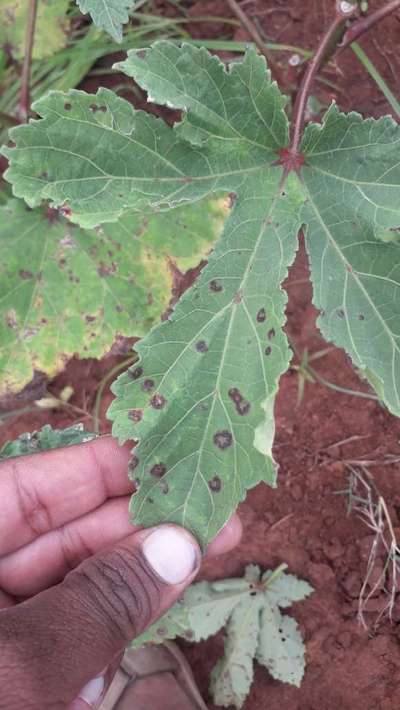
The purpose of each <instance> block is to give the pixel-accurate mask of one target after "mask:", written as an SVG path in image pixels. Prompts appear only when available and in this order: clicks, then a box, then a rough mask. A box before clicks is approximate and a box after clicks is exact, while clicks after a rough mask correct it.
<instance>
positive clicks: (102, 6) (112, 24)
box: [75, 0, 139, 42]
mask: <svg viewBox="0 0 400 710" xmlns="http://www.w3.org/2000/svg"><path fill="white" fill-rule="evenodd" d="M75 1H76V3H77V5H78V6H79V8H80V10H81V12H83V13H84V14H86V13H87V12H88V13H89V14H90V16H91V18H92V20H93V22H94V24H95V25H97V27H100V28H101V29H103V30H105V31H106V32H108V34H110V35H111V37H113V38H114V39H115V41H116V42H122V25H125V24H126V23H127V22H128V20H129V12H133V10H134V9H135V7H136V5H138V4H139V0H75Z"/></svg>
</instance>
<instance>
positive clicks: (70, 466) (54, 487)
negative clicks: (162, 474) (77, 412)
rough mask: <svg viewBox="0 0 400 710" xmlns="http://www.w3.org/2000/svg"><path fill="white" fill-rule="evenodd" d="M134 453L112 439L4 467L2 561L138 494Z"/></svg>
mask: <svg viewBox="0 0 400 710" xmlns="http://www.w3.org/2000/svg"><path fill="white" fill-rule="evenodd" d="M129 457H130V453H129V448H128V447H121V446H119V445H118V443H117V442H116V441H115V439H112V438H111V437H110V436H105V437H102V438H100V439H95V440H94V441H91V442H89V443H86V444H78V445H76V446H70V447H68V448H65V449H56V450H55V451H45V452H43V453H41V454H40V455H39V454H34V455H32V456H21V457H18V458H13V459H9V460H7V461H4V462H3V463H1V464H0V501H1V517H0V555H5V554H8V553H10V552H14V551H15V550H17V549H19V548H20V547H22V546H23V545H26V544H27V543H29V542H31V541H32V540H34V539H35V538H37V537H39V536H40V535H43V534H45V533H47V532H49V531H50V530H54V529H55V528H58V527H59V526H60V525H65V523H68V522H69V521H71V520H74V519H75V518H78V517H80V516H82V515H84V514H85V513H88V512H89V511H91V510H94V509H95V508H98V506H99V505H101V504H102V503H104V501H105V500H107V499H108V498H113V497H115V496H121V495H126V494H127V493H130V492H132V491H133V487H132V484H131V483H130V482H129V480H128V477H127V467H128V462H129Z"/></svg>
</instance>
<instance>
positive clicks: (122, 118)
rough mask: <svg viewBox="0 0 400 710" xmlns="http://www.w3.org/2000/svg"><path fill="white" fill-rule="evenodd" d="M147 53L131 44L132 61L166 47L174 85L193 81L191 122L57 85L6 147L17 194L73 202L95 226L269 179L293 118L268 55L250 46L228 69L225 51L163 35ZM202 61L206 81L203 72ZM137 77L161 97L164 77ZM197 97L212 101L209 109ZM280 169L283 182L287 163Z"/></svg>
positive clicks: (188, 89) (104, 93) (77, 214)
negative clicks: (172, 123) (173, 122)
mask: <svg viewBox="0 0 400 710" xmlns="http://www.w3.org/2000/svg"><path fill="white" fill-rule="evenodd" d="M146 52H147V53H146V54H145V57H144V58H142V59H140V57H141V56H142V55H141V50H138V51H136V52H133V53H130V55H129V61H131V62H133V61H134V58H135V56H136V57H137V56H138V57H139V60H140V61H142V62H143V63H145V62H146V63H148V62H151V61H152V56H153V54H154V53H157V54H159V53H162V57H163V61H164V62H165V63H166V64H168V66H170V69H171V71H170V76H169V78H166V79H165V81H168V84H169V86H170V87H171V91H173V90H174V85H175V84H179V86H182V85H184V86H185V93H184V95H183V97H182V98H181V100H180V103H179V106H178V105H177V108H179V107H180V106H181V104H183V102H184V101H186V102H187V105H188V106H189V105H190V111H189V113H188V115H187V116H186V117H185V118H184V120H183V122H182V123H181V124H178V126H177V127H175V128H170V127H169V126H167V125H166V124H165V123H164V122H163V121H162V120H160V119H159V118H155V117H154V116H151V115H150V114H147V113H144V112H143V111H135V110H134V108H133V107H132V106H131V104H129V103H128V102H127V101H125V100H124V99H121V98H119V97H118V96H116V94H114V93H113V92H111V91H109V90H108V89H99V91H98V92H97V94H96V95H95V96H94V95H90V94H86V93H84V92H82V91H77V90H71V91H69V92H68V93H65V94H64V93H61V92H50V93H49V94H48V95H47V96H45V97H44V98H42V99H40V100H39V101H37V102H35V104H34V106H33V108H34V110H35V111H36V112H37V113H38V114H39V115H40V116H43V119H42V120H39V121H31V122H30V124H29V125H26V126H18V127H17V128H15V129H12V130H11V131H10V136H11V138H12V139H13V140H14V141H16V143H17V147H16V148H13V149H12V148H9V147H4V148H3V153H4V155H6V156H7V157H9V158H10V168H9V169H8V171H7V172H6V174H5V175H6V178H7V179H8V180H9V181H10V182H12V183H13V189H14V194H15V195H16V196H17V197H24V198H25V199H26V200H27V202H28V203H29V204H30V205H31V206H35V205H37V204H40V202H41V201H42V200H43V199H50V200H51V201H52V202H53V203H54V205H56V206H60V205H65V204H67V205H68V207H69V209H70V210H71V215H70V216H71V219H72V220H73V221H76V222H78V223H79V224H81V225H82V226H84V227H93V226H96V225H97V224H100V223H101V222H105V221H115V220H116V219H118V217H119V216H120V215H121V214H123V213H125V212H126V211H127V209H130V208H134V209H143V208H145V207H147V206H150V207H163V208H164V209H165V208H170V207H172V206H175V205H177V204H179V203H181V202H187V201H194V200H199V199H200V198H201V197H204V196H208V195H209V194H210V192H216V191H221V190H222V191H226V192H236V191H237V190H240V191H242V188H244V189H246V186H247V184H248V181H250V180H252V178H253V177H254V176H255V179H256V180H257V176H258V180H259V181H260V182H262V180H263V178H264V176H267V175H268V174H269V172H271V163H272V162H273V161H275V160H276V157H277V155H276V151H277V149H278V148H279V145H280V143H283V144H284V143H285V142H287V139H288V122H287V118H286V115H285V113H284V110H283V108H284V104H285V100H284V98H283V97H282V95H281V94H280V92H279V90H278V88H277V86H276V84H274V83H272V82H271V80H270V76H269V73H268V72H266V67H265V60H264V58H263V57H260V56H259V55H257V53H256V52H255V51H254V50H253V49H251V50H249V51H248V52H247V54H246V56H245V58H244V59H243V61H242V62H234V63H233V64H232V65H231V67H230V70H229V72H227V71H226V69H225V67H224V65H223V64H222V62H220V60H219V59H218V58H217V57H211V55H209V54H208V52H206V51H205V50H203V49H196V48H194V47H192V46H191V45H184V46H183V47H182V48H178V47H176V45H174V44H173V43H171V42H156V43H155V44H154V45H153V47H152V49H151V50H146ZM174 62H175V64H174ZM174 67H175V69H173V68H174ZM199 67H201V69H202V72H201V74H202V77H203V82H205V88H203V86H202V82H199V81H198V80H197V79H196V78H195V77H196V75H197V71H198V70H199ZM152 78H154V85H153V83H152V82H151V81H150V79H152ZM138 81H139V80H138ZM139 83H140V84H141V85H142V86H143V88H145V89H146V90H147V91H148V92H149V94H151V96H152V98H154V99H155V100H158V91H157V89H158V87H159V85H160V81H159V78H158V77H157V76H155V75H154V77H153V74H150V73H149V74H148V75H146V77H145V78H144V79H143V81H139ZM191 96H193V97H194V98H193V100H192V99H191ZM163 97H164V95H160V97H159V100H160V102H162V101H163ZM196 97H197V99H199V98H201V100H204V101H207V102H208V104H209V103H211V106H210V107H209V108H208V110H206V109H205V108H203V106H202V104H201V101H200V100H197V101H196V100H195V98H196ZM207 97H208V98H207ZM169 103H170V105H173V104H172V103H171V102H169ZM192 104H193V108H191V105H192ZM206 107H207V104H206ZM196 110H197V112H198V113H196V112H195V111H196ZM268 120H270V121H271V125H269V124H268V122H267V121H268ZM271 126H272V128H271ZM200 133H201V142H202V145H201V149H200V148H199V145H198V143H199V140H200V138H199V135H200ZM183 138H184V140H183ZM189 141H191V143H189ZM43 168H45V175H43ZM272 173H273V174H274V180H275V181H276V182H277V183H278V182H279V177H278V176H280V174H281V168H279V167H277V168H276V169H273V170H272ZM270 179H272V176H270Z"/></svg>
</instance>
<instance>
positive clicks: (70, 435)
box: [0, 424, 96, 461]
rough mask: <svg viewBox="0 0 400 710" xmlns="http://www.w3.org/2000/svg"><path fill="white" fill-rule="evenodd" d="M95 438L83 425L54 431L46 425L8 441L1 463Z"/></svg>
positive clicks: (0, 459) (1, 455) (0, 451)
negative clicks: (16, 457)
mask: <svg viewBox="0 0 400 710" xmlns="http://www.w3.org/2000/svg"><path fill="white" fill-rule="evenodd" d="M95 438H96V435H95V434H93V433H92V432H90V431H85V430H84V428H83V425H82V424H75V425H74V426H70V427H67V428H66V429H53V428H52V427H51V426H50V425H49V424H45V426H44V427H42V429H40V430H39V431H33V432H30V433H26V434H20V436H19V437H18V438H17V439H15V440H14V441H7V443H6V444H4V446H3V447H2V448H1V449H0V461H3V460H5V459H11V458H14V457H15V456H26V455H27V454H36V453H39V452H40V451H47V450H49V449H61V448H62V447H64V446H73V445H74V444H82V443H84V442H85V441H91V440H92V439H95Z"/></svg>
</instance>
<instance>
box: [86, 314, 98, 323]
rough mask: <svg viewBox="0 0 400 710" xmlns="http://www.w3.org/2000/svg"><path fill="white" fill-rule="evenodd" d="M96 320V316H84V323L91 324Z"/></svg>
mask: <svg viewBox="0 0 400 710" xmlns="http://www.w3.org/2000/svg"><path fill="white" fill-rule="evenodd" d="M95 320H96V316H89V315H87V316H85V323H93V321H95Z"/></svg>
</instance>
